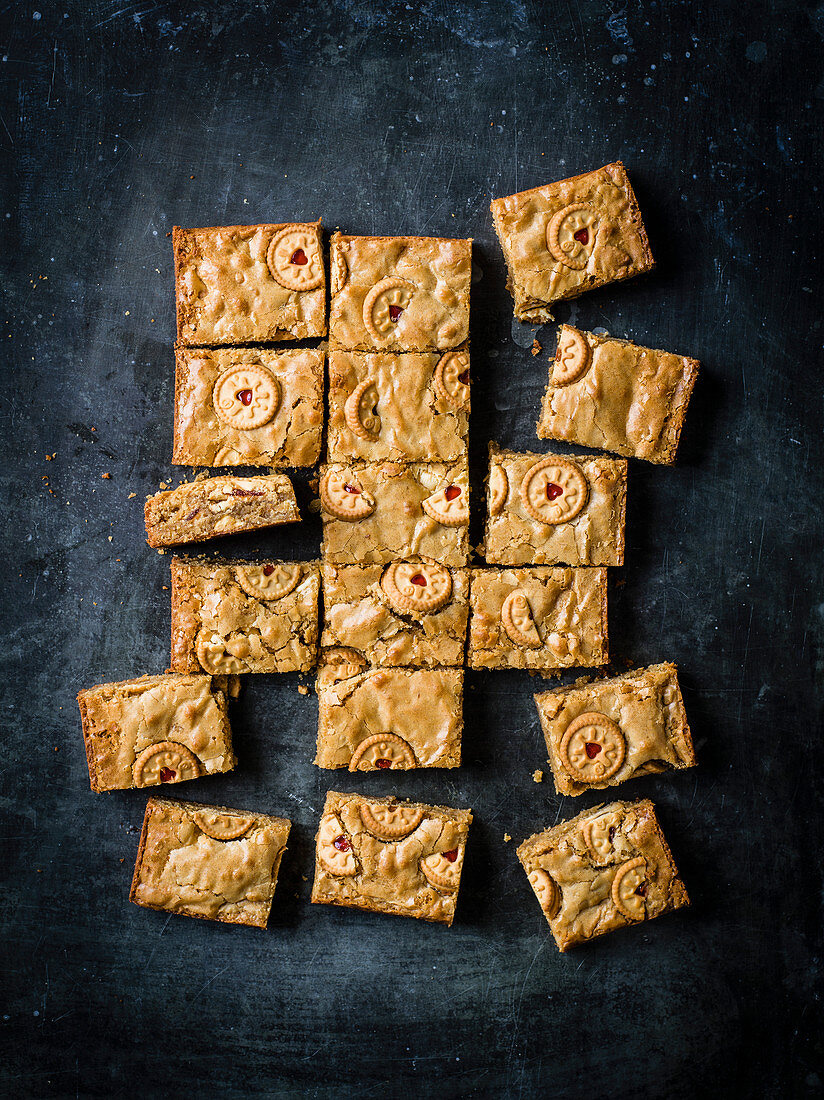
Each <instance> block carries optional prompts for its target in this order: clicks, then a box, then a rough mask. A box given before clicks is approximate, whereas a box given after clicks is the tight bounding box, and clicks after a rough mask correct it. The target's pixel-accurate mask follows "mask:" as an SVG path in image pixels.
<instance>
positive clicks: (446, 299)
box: [329, 233, 472, 351]
mask: <svg viewBox="0 0 824 1100" xmlns="http://www.w3.org/2000/svg"><path fill="white" fill-rule="evenodd" d="M471 279H472V241H471V240H444V239H441V238H437V237H346V236H344V235H343V234H342V233H333V234H332V240H331V245H330V280H331V288H330V292H331V296H332V297H331V307H330V313H329V337H330V340H331V342H332V343H333V344H334V345H335V346H337V347H339V348H345V349H348V350H368V349H369V348H385V349H387V350H390V351H429V350H437V349H440V350H443V351H446V350H447V349H448V348H455V347H458V346H459V345H460V344H463V343H464V342H465V341H466V340H467V338H468V337H469V284H470V282H471Z"/></svg>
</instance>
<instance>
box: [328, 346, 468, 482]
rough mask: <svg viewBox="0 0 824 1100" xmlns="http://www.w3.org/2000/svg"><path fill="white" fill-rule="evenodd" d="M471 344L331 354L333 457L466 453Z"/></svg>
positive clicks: (423, 457)
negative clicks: (399, 351)
mask: <svg viewBox="0 0 824 1100" xmlns="http://www.w3.org/2000/svg"><path fill="white" fill-rule="evenodd" d="M468 424H469V351H468V350H467V349H465V348H463V349H459V350H457V351H448V352H446V353H444V354H443V355H441V354H439V353H438V352H434V353H430V352H424V353H412V352H407V353H405V354H401V355H393V354H390V353H388V352H356V351H333V352H330V355H329V459H330V461H331V462H347V461H352V460H359V461H366V462H378V461H383V460H389V461H391V462H421V461H423V462H431V461H433V460H436V459H441V460H447V461H453V460H456V459H465V458H466V446H467V444H466V438H467V430H468Z"/></svg>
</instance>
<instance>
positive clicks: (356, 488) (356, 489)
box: [344, 485, 360, 497]
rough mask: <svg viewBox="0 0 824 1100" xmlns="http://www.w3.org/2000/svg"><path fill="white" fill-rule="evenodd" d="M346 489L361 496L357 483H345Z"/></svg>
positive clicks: (354, 494)
mask: <svg viewBox="0 0 824 1100" xmlns="http://www.w3.org/2000/svg"><path fill="white" fill-rule="evenodd" d="M344 489H345V490H346V492H347V493H352V495H353V496H356V497H359V496H360V489H359V488H358V487H357V486H356V485H344Z"/></svg>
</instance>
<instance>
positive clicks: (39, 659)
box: [0, 0, 824, 1100]
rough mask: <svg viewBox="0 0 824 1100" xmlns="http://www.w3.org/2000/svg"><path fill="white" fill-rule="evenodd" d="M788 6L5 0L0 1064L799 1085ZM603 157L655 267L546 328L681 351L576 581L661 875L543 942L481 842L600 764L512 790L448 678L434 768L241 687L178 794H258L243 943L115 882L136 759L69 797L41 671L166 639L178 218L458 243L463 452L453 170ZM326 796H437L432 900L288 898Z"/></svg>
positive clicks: (497, 707) (534, 406) (800, 597)
mask: <svg viewBox="0 0 824 1100" xmlns="http://www.w3.org/2000/svg"><path fill="white" fill-rule="evenodd" d="M822 36H824V6H822V5H821V4H818V5H815V4H813V3H809V4H803V3H789V2H782V0H774V2H772V3H766V2H763V0H750V2H748V3H742V2H740V0H739V2H735V3H733V2H729V0H716V2H714V3H705V4H702V3H696V2H691V3H676V2H664V0H661V2H658V3H655V2H640V0H635V2H629V3H623V4H621V3H619V2H618V0H614V2H612V3H599V2H586V0H578V2H576V0H569V2H566V3H553V4H544V5H542V4H540V3H536V2H529V0H524V2H521V3H517V2H512V0H497V2H496V0H485V2H477V3H470V2H467V0H455V2H447V0H420V2H417V3H408V4H406V3H395V2H393V0H386V2H384V3H380V4H378V3H374V2H367V0H362V2H356V0H350V2H346V0H342V2H340V3H337V4H334V5H329V4H324V3H320V4H297V3H287V4H276V3H271V2H258V3H255V2H252V0H235V2H224V3H214V4H212V5H202V4H197V3H196V4H194V5H184V4H180V5H175V4H171V3H154V2H152V0H117V2H111V0H106V2H103V0H86V2H82V3H81V2H77V0H65V3H51V2H50V0H49V2H47V0H43V2H41V0H35V2H34V3H29V2H26V3H21V2H15V3H7V4H5V5H3V7H2V11H0V56H1V57H2V61H0V80H1V81H2V106H1V107H0V147H2V161H0V164H1V165H2V169H3V170H2V184H3V197H2V202H1V204H0V233H2V237H0V259H2V263H3V268H4V271H5V274H4V276H3V282H2V289H3V292H4V298H5V302H4V310H3V314H4V315H3V316H2V330H1V331H2V339H3V343H4V345H5V363H6V365H5V369H4V370H3V372H2V378H3V383H4V387H3V389H4V393H3V397H2V406H1V407H0V414H1V415H2V425H3V441H4V447H3V463H2V474H1V476H2V489H3V497H4V500H5V502H6V510H5V524H4V527H3V537H4V545H5V551H4V558H5V562H6V566H7V569H6V575H5V583H4V585H3V603H4V608H5V616H4V622H5V625H6V627H7V629H8V640H7V641H6V643H5V647H4V651H3V653H4V657H5V658H6V661H5V662H4V664H5V668H6V670H7V671H6V672H5V673H4V675H3V677H2V679H1V680H0V690H1V691H2V708H3V709H2V714H3V737H2V745H3V751H2V755H1V756H0V760H1V761H2V764H0V770H1V771H2V779H0V782H1V783H2V792H3V793H2V800H1V801H0V808H1V809H2V823H1V824H0V832H1V833H2V842H3V846H2V854H1V855H0V872H1V873H2V876H3V886H2V906H0V911H1V912H2V918H0V919H2V926H3V927H2V930H0V931H1V934H0V1002H2V1018H1V1019H0V1044H2V1048H1V1049H0V1090H2V1093H3V1095H7V1096H14V1097H43V1096H61V1097H62V1096H66V1097H72V1096H105V1097H115V1096H116V1097H130V1096H132V1095H135V1094H137V1095H142V1096H152V1097H154V1096H158V1097H159V1096H174V1097H191V1096H221V1097H247V1096H264V1097H267V1096H268V1097H310V1098H314V1100H332V1098H338V1097H341V1096H353V1097H358V1098H365V1097H386V1096H396V1095H398V1094H399V1093H400V1094H406V1095H410V1096H420V1097H437V1098H438V1100H444V1098H446V1097H463V1096H470V1097H507V1098H509V1097H512V1098H518V1097H523V1098H528V1097H542V1096H551V1097H553V1098H558V1100H561V1098H567V1097H570V1098H577V1097H602V1096H603V1097H606V1096H609V1097H620V1098H624V1097H626V1098H635V1097H638V1096H643V1097H648V1098H650V1100H657V1098H662V1100H663V1098H667V1100H669V1098H676V1100H680V1098H684V1100H687V1098H692V1097H695V1096H704V1095H710V1096H734V1097H738V1096H741V1097H753V1096H769V1097H785V1096H807V1095H809V1096H813V1095H820V1094H821V1090H822V1076H824V1074H822V1068H821V1059H822V1050H821V1035H822V1014H821V1004H820V995H821V991H822V982H821V949H822V943H821V908H820V902H821V851H822V840H821V836H822V813H821V801H822V796H824V790H823V789H822V787H823V786H824V785H823V784H822V764H821V755H822V728H821V716H822V710H821V701H822V669H823V668H824V592H823V591H822V533H824V523H822V510H823V507H824V506H823V504H822V500H823V496H822V488H824V486H823V485H822V458H823V457H824V455H822V382H821V379H822V375H821V355H820V349H821V300H822V279H821V276H820V248H819V260H818V262H816V260H815V247H816V244H817V243H818V244H819V245H820V227H821V218H820V208H821V202H822V195H821V191H820V181H821V178H822V171H821V169H822V164H821V150H822V141H821V132H822V110H821V108H822V99H823V98H824V82H822V76H824V74H823V73H822V60H824V51H822ZM617 158H621V159H623V160H624V162H625V163H626V165H627V168H628V170H629V172H630V176H631V178H632V180H633V183H634V184H635V187H636V191H637V194H638V198H639V201H640V205H641V208H642V210H643V212H644V215H645V218H646V221H647V226H648V229H649V234H650V238H651V241H652V247H653V250H654V252H655V254H656V257H657V259H658V269H657V271H656V272H655V273H654V274H652V275H651V276H648V277H645V278H643V279H638V280H636V281H633V282H629V283H626V284H623V285H620V286H618V287H616V288H614V289H606V290H603V291H600V292H597V293H594V294H591V295H589V296H587V297H585V298H583V299H581V300H580V301H579V302H577V303H573V304H572V305H570V306H565V307H563V308H561V309H559V310H558V317H559V320H567V319H571V320H572V321H573V322H575V323H578V324H580V325H582V326H583V327H585V328H597V327H604V328H608V329H609V330H610V332H612V333H614V334H615V335H619V336H628V337H632V338H634V339H636V340H638V341H639V342H641V343H648V344H651V345H653V346H656V347H665V348H670V349H672V350H674V351H678V352H681V353H684V354H689V355H694V356H696V357H697V358H699V359H700V360H701V361H702V363H703V364H704V369H703V374H702V377H701V379H700V381H699V384H698V387H697V390H696V393H695V396H694V400H693V403H692V407H691V409H690V413H689V416H688V419H687V426H686V431H685V435H684V439H683V443H682V449H681V454H680V458H679V462H678V464H677V466H676V467H675V468H673V469H663V468H658V467H652V466H648V465H645V464H642V463H633V464H632V467H631V471H630V493H629V516H628V534H627V544H628V546H627V549H628V552H627V565H626V567H625V568H624V569H622V570H617V571H615V572H614V574H613V578H612V580H613V584H612V597H611V606H610V626H611V635H612V650H613V655H614V666H613V667H614V668H615V669H617V670H620V669H622V668H623V667H625V664H626V662H628V661H634V662H639V663H646V662H653V661H659V660H664V659H671V660H675V661H677V662H678V664H679V665H680V667H681V669H682V675H683V683H684V688H685V694H686V701H687V707H688V713H689V716H690V719H691V722H692V725H693V728H694V734H695V738H696V744H697V751H698V755H699V761H700V766H699V767H698V768H696V769H695V770H694V771H692V772H689V773H686V774H683V775H678V776H676V777H674V778H669V779H668V778H666V777H664V778H655V777H649V778H647V779H644V780H640V781H637V782H636V783H634V784H632V785H631V786H627V787H625V788H624V789H623V791H622V792H621V794H622V795H626V796H627V797H632V796H643V795H649V796H651V797H653V798H654V799H655V800H656V802H657V803H658V805H659V809H660V815H661V818H662V821H663V825H664V828H665V830H666V833H667V836H668V837H669V839H670V842H671V845H672V848H673V850H674V853H675V856H676V859H677V860H678V862H679V865H680V867H681V870H682V873H683V876H684V879H685V881H686V883H687V885H688V887H689V890H690V893H691V894H692V897H693V900H694V907H693V909H692V910H690V911H688V912H684V913H680V914H677V915H674V916H670V917H667V918H665V919H662V920H660V921H656V922H653V923H651V924H649V925H647V926H643V927H640V928H636V929H631V930H629V931H627V932H626V933H623V934H619V935H614V936H611V937H607V938H604V939H602V940H601V941H600V942H597V943H595V944H593V945H591V946H590V947H589V948H588V949H582V950H580V951H577V952H575V953H572V954H570V955H568V956H565V957H561V956H559V955H558V953H557V951H556V949H555V946H554V943H553V941H552V939H551V936H550V934H549V930H548V928H547V925H546V923H545V922H544V920H543V917H542V916H541V913H540V911H539V909H538V906H537V905H536V903H535V900H534V898H533V896H532V894H531V891H530V889H529V886H528V884H527V882H526V879H525V876H524V875H523V872H522V871H521V869H520V867H519V865H518V864H517V862H516V859H515V853H514V847H515V843H516V842H517V841H520V840H521V839H522V838H523V837H524V836H526V835H527V834H529V833H531V832H532V831H534V830H535V829H536V828H537V827H539V826H542V825H543V824H545V823H551V822H554V821H555V820H556V819H557V818H558V817H559V816H565V815H571V814H572V813H574V812H577V811H578V810H579V809H580V808H581V807H582V806H586V805H591V804H594V803H595V802H596V801H597V799H596V798H595V797H592V796H590V797H584V798H583V799H579V800H574V799H559V798H557V797H555V796H554V795H553V793H552V788H551V784H547V783H545V784H543V785H536V784H535V783H533V781H532V772H533V770H534V769H535V768H537V767H541V766H543V762H544V750H543V744H542V740H541V736H540V732H539V729H538V724H537V720H536V715H535V712H534V707H533V704H532V700H531V696H530V693H531V691H532V690H533V689H534V688H535V687H536V684H537V683H538V681H534V680H531V679H530V678H529V677H528V676H527V675H519V674H516V673H512V674H488V675H473V676H469V677H468V680H467V683H468V691H467V706H466V735H465V759H466V766H465V767H464V768H462V769H461V770H460V771H458V772H455V773H438V772H419V773H410V774H404V775H401V776H396V775H395V774H392V775H364V776H357V777H355V778H351V777H349V776H348V775H346V774H344V775H343V776H342V777H341V776H330V774H329V773H322V772H320V771H318V770H317V769H315V768H313V766H312V765H311V764H310V760H311V758H312V754H313V745H314V738H315V726H316V718H317V703H316V699H315V697H314V694H310V695H309V696H308V697H303V696H301V695H299V694H298V691H297V688H298V682H299V681H298V678H297V677H293V676H285V677H280V678H278V677H258V678H255V679H253V681H252V682H251V683H250V684H249V686H248V688H247V690H246V693H245V695H244V697H243V700H242V702H241V703H240V705H239V707H238V708H237V711H236V714H235V719H234V725H235V728H236V730H237V739H236V743H237V750H238V755H239V757H240V761H241V764H240V766H239V767H238V769H237V771H236V772H234V773H233V774H231V775H228V776H224V777H220V778H215V779H206V780H202V781H201V782H200V783H197V782H195V783H192V784H189V785H188V786H187V787H186V788H185V789H184V788H181V790H180V794H181V796H184V797H191V798H196V799H197V798H202V799H204V800H205V801H218V802H225V803H227V804H229V805H236V806H238V807H241V808H244V807H249V808H260V809H263V810H268V811H273V812H276V813H284V814H287V815H288V816H290V817H291V818H293V820H294V822H295V825H294V830H293V840H292V843H291V844H290V850H289V852H288V855H287V857H286V859H285V860H284V864H283V870H282V875H281V882H280V885H279V887H278V893H277V895H276V903H275V909H274V913H273V917H272V921H271V924H270V927H269V930H268V932H266V933H263V934H261V933H259V932H256V931H254V930H250V929H244V928H233V927H229V926H222V925H217V924H212V923H207V922H200V921H193V920H187V919H184V918H179V917H169V918H167V917H166V916H164V915H163V914H159V913H154V912H149V911H146V910H142V909H139V908H137V907H136V906H133V905H130V904H129V903H128V900H127V897H128V888H129V880H130V876H131V870H132V865H133V861H134V856H135V850H136V842H137V833H138V828H139V824H140V821H141V818H142V811H143V806H144V803H145V800H146V794H145V792H142V791H130V792H118V793H113V794H108V795H95V794H92V793H91V792H90V791H89V787H88V777H87V771H86V764H85V759H84V754H83V747H82V740H81V736H80V726H79V719H78V714H77V710H76V705H75V693H76V691H77V690H78V688H80V687H82V686H85V685H88V684H90V683H94V682H98V681H101V680H110V679H121V678H124V677H127V676H130V675H132V674H135V673H139V672H143V671H152V672H154V671H159V670H162V669H164V668H165V667H166V662H167V659H168V627H169V596H168V591H166V590H164V588H163V586H164V585H165V584H167V583H168V579H167V578H168V564H169V558H168V557H163V556H159V555H158V554H156V553H154V552H153V551H150V550H148V548H147V547H146V546H145V543H144V541H143V530H142V514H141V513H142V503H143V498H144V496H145V494H146V493H148V492H150V491H152V490H153V489H155V488H156V487H157V484H158V482H159V481H160V480H162V479H165V478H169V477H170V476H171V475H173V474H174V473H175V471H174V470H173V469H172V467H171V466H170V463H169V459H170V454H171V421H172V395H173V356H172V341H173V338H174V308H173V290H172V262H171V248H170V241H169V240H167V234H168V233H169V231H170V230H171V227H172V225H173V224H175V223H178V224H183V225H210V224H222V223H223V224H225V223H230V224H231V223H252V222H255V221H288V220H291V219H303V218H307V219H308V218H313V217H316V216H319V215H320V216H322V217H323V219H324V222H325V224H326V225H327V226H329V227H330V228H334V227H335V226H338V225H339V226H341V228H343V229H345V230H346V231H348V232H352V233H386V234H392V233H421V234H427V233H429V234H435V235H444V236H451V235H455V236H469V235H471V236H473V237H474V238H475V240H476V264H477V273H478V276H479V281H477V282H476V284H475V286H474V300H473V317H472V329H473V377H474V391H473V409H474V412H473V419H472V457H473V463H474V468H473V478H474V483H475V485H476V486H477V484H478V483H479V479H480V477H481V474H482V460H483V456H484V453H485V449H486V444H487V441H488V439H489V438H495V439H497V440H498V441H499V442H500V443H502V444H505V445H510V446H516V447H522V448H527V447H534V448H536V449H544V450H545V449H547V447H546V445H544V444H539V443H538V441H537V439H536V437H535V432H534V424H535V419H536V416H537V412H538V404H539V398H540V395H541V392H542V390H543V386H544V384H545V378H546V357H545V355H544V356H543V357H541V358H538V359H534V358H533V357H532V355H531V354H530V353H529V350H528V349H529V345H530V344H531V342H532V335H533V333H532V330H521V329H520V328H519V326H517V325H516V326H513V324H512V309H511V302H510V299H509V296H508V295H507V293H506V291H505V288H504V270H503V264H502V259H501V255H500V252H499V249H498V246H497V244H496V242H495V238H494V235H493V233H492V228H491V222H490V217H489V211H488V204H489V200H490V198H492V197H493V196H496V195H505V194H509V193H511V192H513V191H515V190H517V189H523V188H526V187H530V186H533V185H537V184H540V183H543V182H546V181H547V180H550V179H555V178H560V177H563V176H566V175H572V174H575V173H578V172H582V171H586V170H588V169H591V168H595V167H597V166H599V165H601V164H603V163H606V162H608V161H611V160H615V159H617ZM539 338H540V339H541V340H542V342H543V343H544V344H545V345H546V347H547V348H551V347H552V344H553V335H552V330H551V328H550V329H549V330H547V331H546V332H542V333H539ZM47 455H54V458H53V460H52V461H47V460H46V456H47ZM104 472H110V473H111V479H110V480H103V479H102V478H101V475H102V474H103V473H104ZM46 479H47V480H46ZM302 493H303V499H304V501H305V500H306V499H308V489H304V490H302ZM130 494H136V495H135V496H133V497H131V498H130ZM318 536H319V532H318V526H317V523H316V522H310V523H307V524H306V525H305V530H304V531H302V532H299V533H295V532H292V531H286V532H282V533H279V534H273V535H271V536H269V535H266V536H255V537H252V538H251V539H250V540H248V541H246V542H243V541H242V540H237V541H236V542H235V543H234V547H233V548H236V547H240V546H242V547H243V548H244V549H247V548H249V547H254V548H259V549H261V550H267V551H270V552H271V551H274V552H278V553H284V554H286V556H292V555H294V556H305V557H309V556H311V555H313V554H316V553H317V546H318ZM309 682H311V681H309ZM330 786H335V787H337V788H338V789H341V788H342V789H347V787H349V788H351V789H358V790H364V791H380V792H389V791H392V790H394V791H397V792H399V793H400V794H403V795H410V796H415V797H420V798H423V799H431V800H435V801H444V802H446V803H453V804H455V805H459V806H465V805H471V806H472V807H473V809H474V811H475V814H476V823H475V825H474V826H473V831H472V835H471V840H470V846H469V852H468V857H467V858H468V863H467V867H466V873H465V876H464V885H463V887H462V890H461V900H460V904H459V912H458V919H457V921H456V924H455V926H454V927H453V929H452V930H451V931H450V930H447V929H445V928H441V927H437V926H430V925H426V924H421V923H418V922H413V921H404V920H401V919H391V918H381V917H376V916H370V915H364V914H358V913H355V912H351V911H344V910H338V909H331V908H320V907H312V906H310V905H309V901H308V898H309V892H310V885H311V884H310V882H308V881H305V877H306V876H308V875H310V873H311V872H310V868H311V838H312V834H313V831H314V827H315V823H316V820H317V816H318V811H319V808H320V806H321V805H322V801H323V797H324V793H325V790H326V789H327V788H328V787H330ZM505 832H507V833H510V834H511V835H512V837H513V838H514V839H513V842H512V843H510V844H505V843H504V840H503V836H504V833H505Z"/></svg>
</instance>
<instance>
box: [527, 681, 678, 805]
mask: <svg viewBox="0 0 824 1100" xmlns="http://www.w3.org/2000/svg"><path fill="white" fill-rule="evenodd" d="M535 705H536V706H537V708H538V716H539V718H540V720H541V728H542V729H543V731H544V738H545V740H546V747H547V752H548V753H549V763H550V766H551V768H552V774H553V776H554V778H555V789H556V790H557V791H558V793H559V794H567V795H579V794H583V792H584V791H586V790H590V789H597V788H605V787H617V786H618V785H619V783H623V782H625V781H626V780H627V779H634V778H635V777H636V776H640V775H654V774H658V773H660V772H669V771H673V770H676V769H682V768H690V767H692V766H693V765H694V764H695V753H694V751H693V747H692V736H691V734H690V728H689V725H688V724H687V715H686V711H685V710H684V700H683V699H682V697H681V689H680V688H679V686H678V672H677V669H676V667H675V665H673V664H670V663H665V664H660V665H650V667H649V668H639V669H635V670H634V671H632V672H627V673H624V675H622V676H616V677H614V678H612V679H609V680H596V681H594V682H590V683H587V682H584V681H581V682H579V683H576V684H573V685H572V686H571V687H567V688H558V689H557V690H555V691H547V692H544V693H543V694H541V695H536V696H535Z"/></svg>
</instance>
